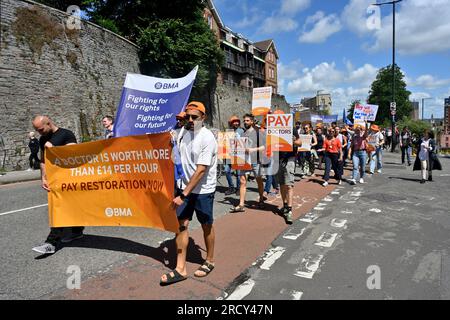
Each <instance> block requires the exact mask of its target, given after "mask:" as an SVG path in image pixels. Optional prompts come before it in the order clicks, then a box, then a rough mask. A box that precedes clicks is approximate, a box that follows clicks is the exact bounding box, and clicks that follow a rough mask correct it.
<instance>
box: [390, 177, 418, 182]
mask: <svg viewBox="0 0 450 320" xmlns="http://www.w3.org/2000/svg"><path fill="white" fill-rule="evenodd" d="M389 179H397V180H405V181H414V182H420V181H421V179H412V178H403V177H389Z"/></svg>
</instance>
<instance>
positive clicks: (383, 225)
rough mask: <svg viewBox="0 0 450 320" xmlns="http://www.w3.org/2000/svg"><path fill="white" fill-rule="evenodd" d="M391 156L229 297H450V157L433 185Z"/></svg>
mask: <svg viewBox="0 0 450 320" xmlns="http://www.w3.org/2000/svg"><path fill="white" fill-rule="evenodd" d="M384 162H385V165H384V166H385V167H384V169H383V173H382V174H376V175H374V176H373V177H370V178H366V179H365V180H366V183H365V184H357V185H356V186H350V185H348V184H343V185H342V186H340V187H338V188H337V189H336V190H335V191H333V192H332V193H331V194H330V195H329V196H327V197H326V198H324V199H322V201H321V202H320V203H319V204H318V205H317V206H316V207H315V208H314V209H313V210H312V211H311V214H312V215H311V216H309V217H308V216H305V217H303V219H300V220H297V221H295V222H294V224H293V225H292V226H291V227H290V228H288V229H287V230H286V231H285V232H284V233H283V234H282V235H280V236H279V237H278V238H277V239H276V240H275V241H274V242H273V243H272V247H271V248H270V249H269V250H267V252H265V253H263V254H262V255H261V257H260V258H259V259H257V260H256V261H255V262H254V264H253V265H252V266H250V267H249V268H248V269H247V270H246V271H245V272H244V273H243V274H242V275H241V276H239V277H238V278H237V279H236V280H235V281H234V282H233V283H232V284H231V285H230V286H229V288H228V289H226V290H225V292H223V294H222V297H221V299H232V300H234V299H236V300H240V299H243V300H265V299H283V300H285V299H289V300H292V299H293V300H299V299H302V300H309V299H364V300H366V299H367V300H370V299H450V210H449V208H450V200H449V198H450V197H449V186H450V159H441V162H442V165H443V169H444V170H443V171H435V172H434V182H431V183H428V182H427V183H426V184H425V185H421V184H420V183H419V181H420V171H415V172H413V171H412V167H405V166H403V165H401V164H400V160H399V155H398V154H391V153H386V154H385V158H384ZM331 181H332V180H331ZM302 220H303V221H302ZM311 220H312V221H311Z"/></svg>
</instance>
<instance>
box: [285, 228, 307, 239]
mask: <svg viewBox="0 0 450 320" xmlns="http://www.w3.org/2000/svg"><path fill="white" fill-rule="evenodd" d="M305 229H306V228H303V229H302V230H301V231H300V233H293V232H287V233H286V234H285V235H284V236H283V238H284V239H289V240H297V239H298V237H300V236H301V235H302V234H303V232H305Z"/></svg>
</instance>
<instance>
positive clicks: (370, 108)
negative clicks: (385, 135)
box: [353, 104, 378, 122]
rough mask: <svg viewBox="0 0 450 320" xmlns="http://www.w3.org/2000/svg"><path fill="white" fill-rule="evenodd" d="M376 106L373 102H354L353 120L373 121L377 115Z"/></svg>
mask: <svg viewBox="0 0 450 320" xmlns="http://www.w3.org/2000/svg"><path fill="white" fill-rule="evenodd" d="M377 112H378V106H377V105H375V104H366V105H362V104H356V105H355V108H354V110H353V119H354V120H355V122H359V120H362V121H364V120H365V121H375V119H376V117H377Z"/></svg>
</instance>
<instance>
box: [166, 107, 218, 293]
mask: <svg viewBox="0 0 450 320" xmlns="http://www.w3.org/2000/svg"><path fill="white" fill-rule="evenodd" d="M205 113H206V112H205V106H204V105H203V103H201V102H197V101H192V102H190V103H189V104H188V105H187V107H186V115H185V121H186V125H185V127H184V128H182V129H181V131H180V133H179V135H178V137H177V145H178V147H179V150H180V155H181V163H182V166H183V172H184V176H183V178H182V183H181V189H180V190H178V191H177V195H176V197H175V199H173V206H174V207H175V208H176V209H177V216H178V221H179V223H180V231H179V233H177V236H176V245H177V266H176V268H175V269H174V270H172V272H169V273H166V274H164V275H163V276H162V277H161V281H160V284H161V285H162V286H165V285H169V284H173V283H176V282H179V281H182V280H186V279H187V270H186V251H187V247H188V244H189V233H188V226H189V221H190V220H192V216H193V214H194V211H195V213H196V216H197V219H198V221H199V222H200V223H201V225H202V229H203V236H204V239H205V244H206V260H205V262H204V263H203V265H202V266H200V268H199V269H198V270H197V271H196V272H195V274H194V275H195V276H196V277H205V276H207V275H208V274H209V273H210V272H211V271H212V270H213V269H214V242H215V234H214V228H213V221H214V218H213V203H214V193H215V191H216V183H217V141H216V139H215V137H214V135H213V133H212V132H211V131H210V130H208V129H207V128H205V127H204V126H203V121H204V120H205Z"/></svg>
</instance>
